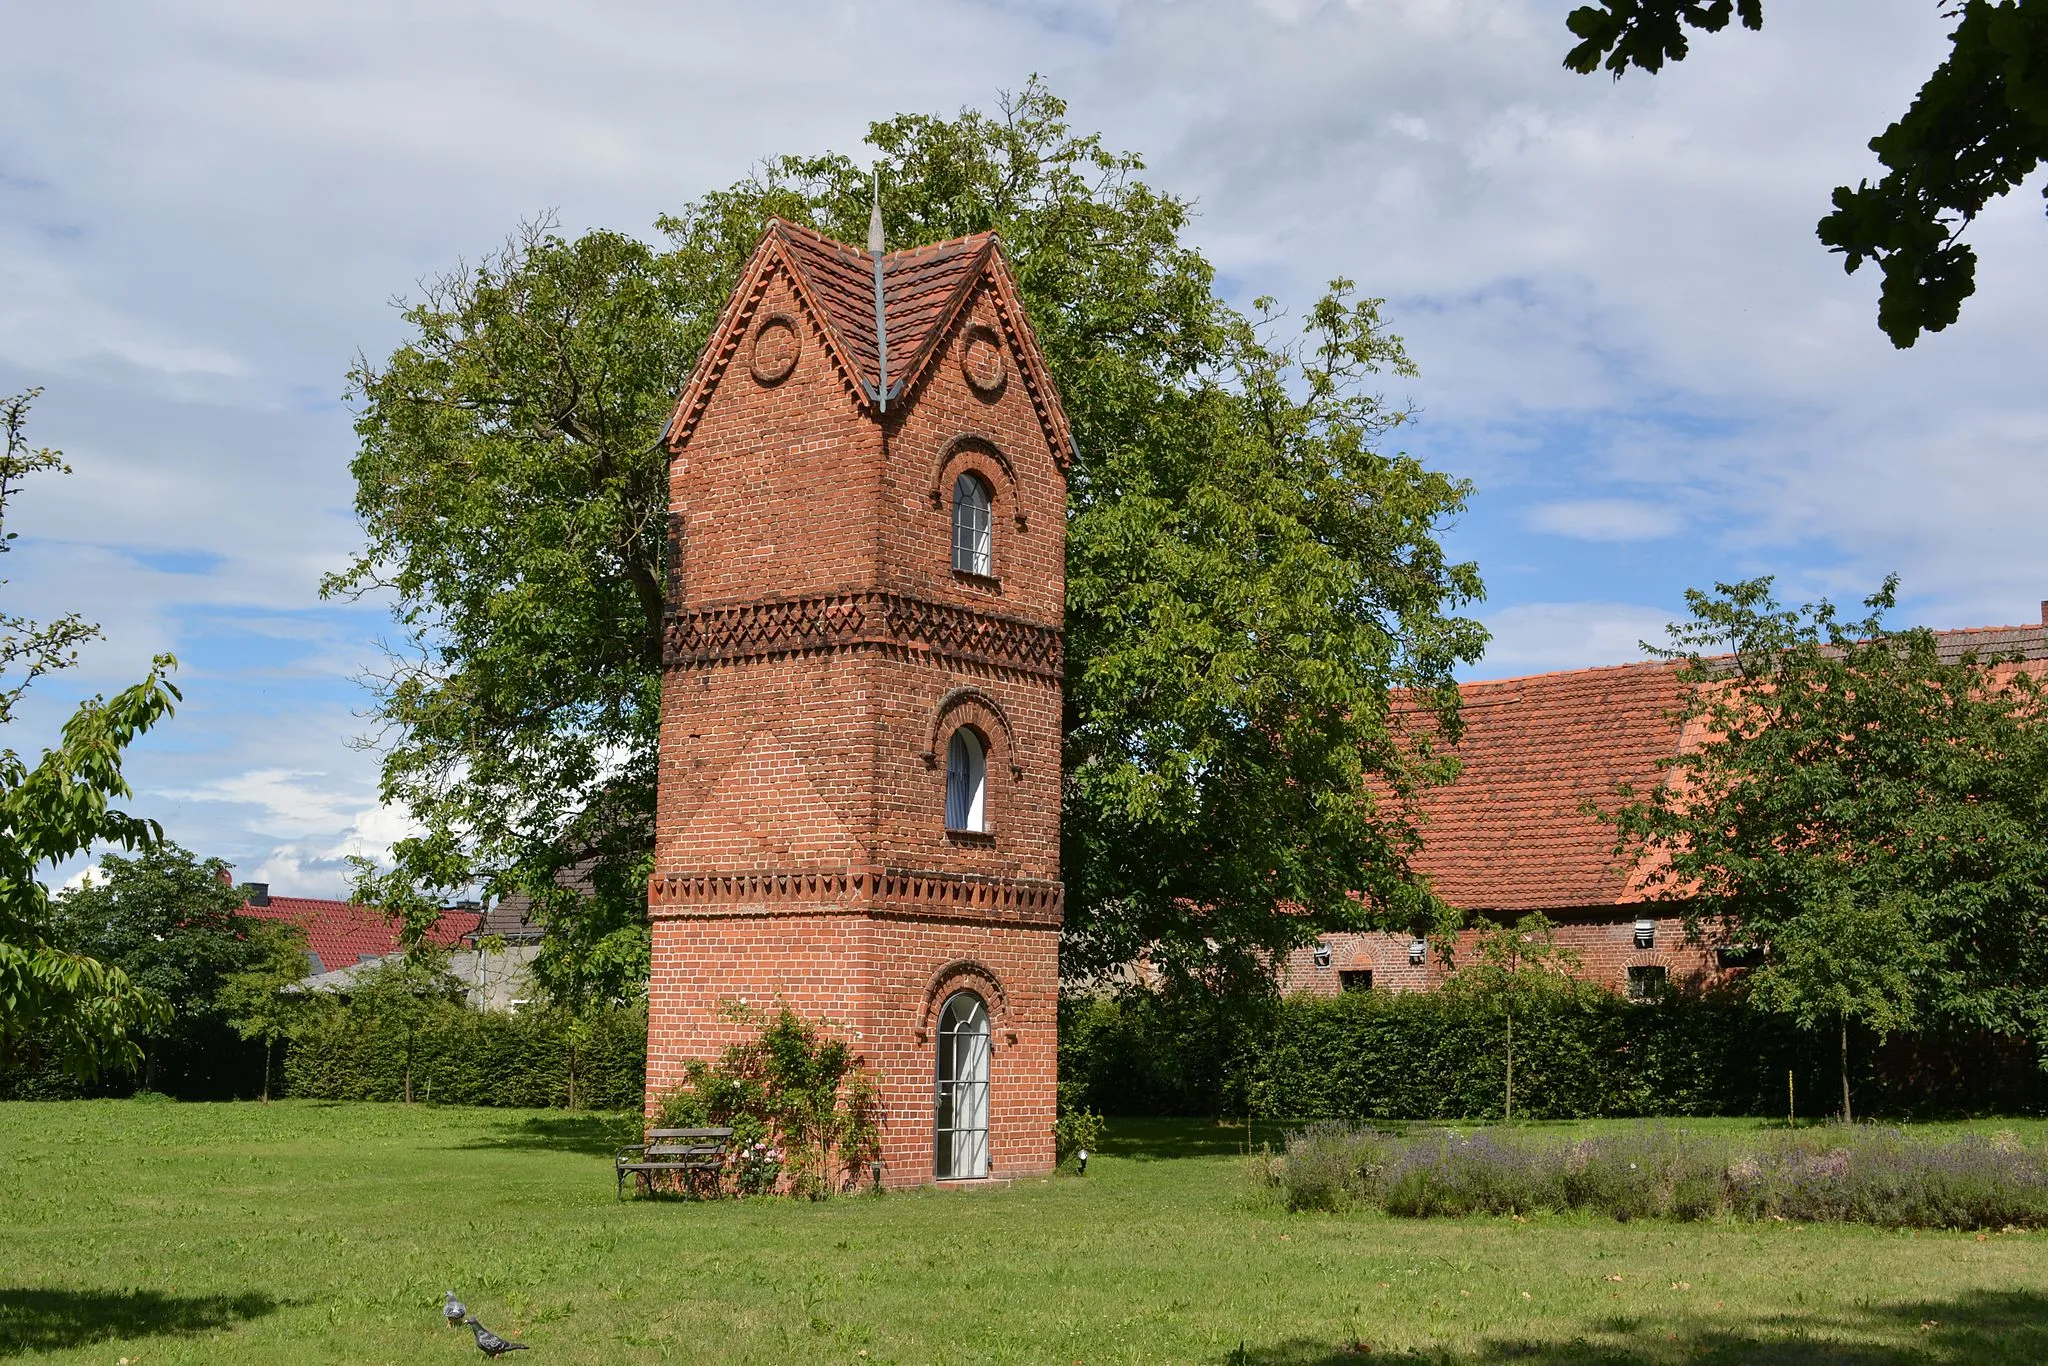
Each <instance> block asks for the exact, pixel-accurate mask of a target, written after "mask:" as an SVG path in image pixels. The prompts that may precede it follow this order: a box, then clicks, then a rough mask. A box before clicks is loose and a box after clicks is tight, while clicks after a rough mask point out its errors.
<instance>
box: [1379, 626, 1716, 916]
mask: <svg viewBox="0 0 2048 1366" xmlns="http://www.w3.org/2000/svg"><path fill="white" fill-rule="evenodd" d="M1458 691H1459V694H1460V696H1461V698H1462V701H1463V713H1464V719H1465V733H1464V736H1463V738H1462V739H1460V741H1459V742H1458V744H1457V746H1456V747H1455V748H1454V749H1453V750H1452V753H1454V754H1456V755H1457V756H1458V758H1459V759H1460V760H1461V761H1462V763H1463V765H1464V767H1463V769H1462V770H1461V771H1460V773H1459V775H1458V777H1457V779H1456V781H1454V782H1451V783H1448V784H1446V785H1445V786H1443V787H1437V788H1428V789H1425V790H1424V791H1423V792H1422V794H1421V796H1420V798H1419V802H1418V804H1419V806H1420V807H1421V810H1422V814H1423V818H1424V825H1423V827H1422V842H1423V848H1422V852H1421V853H1420V854H1419V855H1418V856H1417V857H1416V859H1415V866H1416V868H1417V869H1418V870H1419V871H1421V872H1424V873H1427V874H1428V875H1429V877H1430V879H1431V881H1432V882H1433V883H1434V885H1435V887H1436V890H1437V892H1438V893H1439V894H1440V895H1441V896H1443V897H1444V898H1445V899H1446V900H1448V901H1450V902H1451V903H1452V904H1453V905H1455V906H1460V907H1463V908H1465V909H1467V910H1499V911H1531V910H1539V909H1542V910H1556V909H1562V908H1565V907H1571V906H1600V905H1610V904H1613V903H1615V902H1620V901H1631V900H1636V899H1639V898H1638V894H1637V893H1636V892H1635V891H1634V890H1633V889H1632V888H1631V886H1630V880H1629V878H1628V876H1627V874H1626V870H1625V869H1622V868H1619V867H1616V866H1615V864H1614V860H1613V857H1612V855H1611V853H1610V850H1611V849H1612V848H1613V844H1614V837H1613V834H1612V832H1611V831H1610V830H1609V829H1608V827H1606V826H1604V825H1601V824H1600V823H1599V822H1598V821H1596V820H1594V819H1592V818H1590V817H1588V816H1586V815H1585V814H1584V813H1583V812H1582V811H1581V810H1580V807H1581V805H1582V804H1583V803H1584V802H1585V801H1587V800H1588V799H1593V800H1597V801H1601V802H1607V801H1610V800H1611V799H1612V797H1613V793H1614V788H1615V785H1616V784H1617V783H1622V782H1629V783H1634V784H1635V785H1636V786H1638V787H1647V786H1651V785H1654V784H1655V783H1656V782H1657V781H1658V777H1659V774H1658V770H1657V760H1659V759H1664V758H1669V757H1670V756H1671V755H1673V754H1675V753H1677V752H1678V727H1677V725H1676V724H1675V723H1674V722H1673V720H1672V719H1671V714H1672V712H1673V711H1675V710H1676V708H1677V707H1678V705H1679V703H1680V702H1681V701H1682V696H1683V694H1682V688H1681V685H1680V684H1679V682H1678V678H1677V668H1676V666H1674V665H1669V664H1662V663H1657V664H1625V665H1621V666H1619V667H1617V668H1607V669H1581V670H1577V671H1575V672H1572V673H1556V674H1541V675H1537V676H1535V677H1532V678H1510V679H1504V680H1501V681H1499V682H1493V683H1467V684H1465V685H1463V686H1462V687H1461V688H1460V689H1459V690H1458Z"/></svg>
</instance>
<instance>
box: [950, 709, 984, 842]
mask: <svg viewBox="0 0 2048 1366" xmlns="http://www.w3.org/2000/svg"><path fill="white" fill-rule="evenodd" d="M987 794H988V747H987V745H985V744H984V743H983V742H982V738H981V736H979V735H977V734H976V733H975V732H974V730H973V729H972V728H971V727H968V726H962V727H960V728H959V729H958V730H956V731H954V732H953V739H952V741H951V742H950V743H949V744H948V745H947V746H946V828H947V829H948V830H962V831H973V832H979V831H983V830H986V829H988V804H987Z"/></svg>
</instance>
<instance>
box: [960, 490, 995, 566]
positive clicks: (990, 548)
mask: <svg viewBox="0 0 2048 1366" xmlns="http://www.w3.org/2000/svg"><path fill="white" fill-rule="evenodd" d="M994 506H995V494H994V492H993V491H992V490H991V489H990V488H989V486H988V481H987V480H985V479H983V478H982V477H981V476H980V475H978V474H976V473H975V472H974V471H972V470H962V471H960V475H959V477H958V478H956V479H955V480H954V481H953V568H954V569H956V570H958V571H960V572H961V573H963V574H978V575H980V576H981V577H982V578H994V577H995V572H996V559H995V531H994V527H995V513H994Z"/></svg>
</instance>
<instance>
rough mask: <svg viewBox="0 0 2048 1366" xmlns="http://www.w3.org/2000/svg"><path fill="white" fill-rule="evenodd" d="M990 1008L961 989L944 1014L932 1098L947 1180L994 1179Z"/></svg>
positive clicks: (936, 1145)
mask: <svg viewBox="0 0 2048 1366" xmlns="http://www.w3.org/2000/svg"><path fill="white" fill-rule="evenodd" d="M988 1060H989V1029H988V1006H987V1005H986V1004H984V1003H983V1001H982V999H981V997H979V996H977V995H975V994H974V993H973V992H971V991H956V992H954V993H953V994H952V995H951V996H948V997H947V998H946V1004H945V1005H944V1007H942V1008H941V1009H940V1011H939V1056H938V1068H937V1073H938V1075H937V1077H936V1078H935V1082H936V1085H935V1086H934V1088H933V1095H932V1148H933V1154H932V1155H933V1157H934V1158H935V1159H936V1160H935V1162H934V1164H933V1165H934V1167H935V1168H936V1170H935V1173H934V1174H935V1175H936V1176H937V1177H938V1179H939V1180H941V1181H972V1180H978V1179H980V1178H981V1177H984V1176H987V1175H988V1071H989V1069H988Z"/></svg>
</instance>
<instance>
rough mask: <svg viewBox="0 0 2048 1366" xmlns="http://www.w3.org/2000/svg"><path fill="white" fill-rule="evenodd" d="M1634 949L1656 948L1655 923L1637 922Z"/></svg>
mask: <svg viewBox="0 0 2048 1366" xmlns="http://www.w3.org/2000/svg"><path fill="white" fill-rule="evenodd" d="M1636 947H1637V948H1639V949H1654V948H1656V947H1657V922H1656V921H1654V920H1638V921H1637V922H1636Z"/></svg>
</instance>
